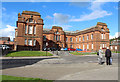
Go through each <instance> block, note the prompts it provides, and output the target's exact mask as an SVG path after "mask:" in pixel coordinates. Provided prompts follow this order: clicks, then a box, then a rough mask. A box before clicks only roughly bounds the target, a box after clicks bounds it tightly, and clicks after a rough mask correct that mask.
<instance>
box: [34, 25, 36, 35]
mask: <svg viewBox="0 0 120 82" xmlns="http://www.w3.org/2000/svg"><path fill="white" fill-rule="evenodd" d="M34 34H36V26H34Z"/></svg>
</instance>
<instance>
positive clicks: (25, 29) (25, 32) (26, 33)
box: [25, 25, 27, 34]
mask: <svg viewBox="0 0 120 82" xmlns="http://www.w3.org/2000/svg"><path fill="white" fill-rule="evenodd" d="M25 34H27V25H25Z"/></svg>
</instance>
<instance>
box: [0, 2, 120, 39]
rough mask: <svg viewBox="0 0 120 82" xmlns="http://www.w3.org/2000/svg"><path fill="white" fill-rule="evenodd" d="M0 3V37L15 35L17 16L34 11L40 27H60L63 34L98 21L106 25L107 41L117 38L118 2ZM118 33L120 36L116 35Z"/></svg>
mask: <svg viewBox="0 0 120 82" xmlns="http://www.w3.org/2000/svg"><path fill="white" fill-rule="evenodd" d="M97 1H98V0H94V1H92V2H34V1H32V2H2V3H0V4H1V5H2V6H1V7H0V10H1V12H2V14H1V15H0V19H2V20H0V23H2V24H0V31H1V32H0V36H3V37H11V39H13V38H14V36H15V28H17V27H16V21H17V19H18V13H22V11H24V10H27V11H36V12H39V13H40V14H41V18H42V19H43V20H44V26H43V28H48V29H51V28H52V26H53V25H56V26H61V27H62V28H63V30H66V31H76V30H82V29H86V28H89V27H91V26H95V25H96V24H97V22H103V23H106V24H107V25H108V28H109V30H110V39H111V38H114V37H118V33H119V32H118V10H119V8H118V2H97ZM119 34H120V33H119Z"/></svg>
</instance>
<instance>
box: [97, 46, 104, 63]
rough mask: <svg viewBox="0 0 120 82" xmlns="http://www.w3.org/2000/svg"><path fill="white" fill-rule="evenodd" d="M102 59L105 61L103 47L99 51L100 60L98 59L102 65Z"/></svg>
mask: <svg viewBox="0 0 120 82" xmlns="http://www.w3.org/2000/svg"><path fill="white" fill-rule="evenodd" d="M102 59H103V50H102V47H100V49H99V58H98V61H99V64H100V65H102V64H103V62H102Z"/></svg>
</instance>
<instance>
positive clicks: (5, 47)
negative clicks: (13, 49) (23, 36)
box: [0, 45, 10, 50]
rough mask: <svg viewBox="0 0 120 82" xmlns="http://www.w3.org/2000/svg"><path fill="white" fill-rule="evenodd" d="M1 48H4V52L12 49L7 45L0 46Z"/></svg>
mask: <svg viewBox="0 0 120 82" xmlns="http://www.w3.org/2000/svg"><path fill="white" fill-rule="evenodd" d="M0 48H2V49H3V50H4V49H9V48H10V47H9V46H7V45H0Z"/></svg>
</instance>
